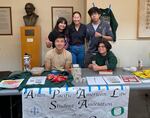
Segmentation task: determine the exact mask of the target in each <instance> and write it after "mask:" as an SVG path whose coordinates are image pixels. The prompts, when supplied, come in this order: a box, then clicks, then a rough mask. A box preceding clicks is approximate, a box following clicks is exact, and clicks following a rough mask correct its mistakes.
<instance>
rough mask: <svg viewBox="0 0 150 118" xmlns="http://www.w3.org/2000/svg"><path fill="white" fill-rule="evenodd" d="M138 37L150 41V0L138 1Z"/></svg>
mask: <svg viewBox="0 0 150 118" xmlns="http://www.w3.org/2000/svg"><path fill="white" fill-rule="evenodd" d="M137 37H138V38H145V39H150V0H138V27H137Z"/></svg>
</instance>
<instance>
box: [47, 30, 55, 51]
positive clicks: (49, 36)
mask: <svg viewBox="0 0 150 118" xmlns="http://www.w3.org/2000/svg"><path fill="white" fill-rule="evenodd" d="M53 39H54V36H53V32H50V33H49V35H48V38H46V40H45V43H46V47H47V48H51V47H52V45H53Z"/></svg>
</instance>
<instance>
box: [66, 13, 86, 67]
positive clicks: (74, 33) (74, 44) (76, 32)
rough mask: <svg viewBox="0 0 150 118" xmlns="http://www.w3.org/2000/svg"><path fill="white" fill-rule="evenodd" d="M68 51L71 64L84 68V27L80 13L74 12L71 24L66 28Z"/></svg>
mask: <svg viewBox="0 0 150 118" xmlns="http://www.w3.org/2000/svg"><path fill="white" fill-rule="evenodd" d="M68 33H69V49H70V52H71V53H72V59H73V64H79V66H80V67H82V68H83V67H84V56H85V46H84V44H85V38H86V25H84V24H82V23H81V13H80V12H78V11H75V12H74V13H73V16H72V23H71V24H70V25H69V27H68Z"/></svg>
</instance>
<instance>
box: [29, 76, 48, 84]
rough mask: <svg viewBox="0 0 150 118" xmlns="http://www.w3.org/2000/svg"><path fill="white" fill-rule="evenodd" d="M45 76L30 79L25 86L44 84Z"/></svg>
mask: <svg viewBox="0 0 150 118" xmlns="http://www.w3.org/2000/svg"><path fill="white" fill-rule="evenodd" d="M45 80H46V76H36V77H30V78H29V80H28V82H27V83H26V85H33V84H42V85H44V84H45Z"/></svg>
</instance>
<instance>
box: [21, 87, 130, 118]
mask: <svg viewBox="0 0 150 118" xmlns="http://www.w3.org/2000/svg"><path fill="white" fill-rule="evenodd" d="M128 102H129V87H128V86H87V87H69V88H68V87H66V88H65V87H63V88H31V89H23V91H22V103H23V118H37V117H38V118H104V116H105V118H113V117H114V118H127V117H128Z"/></svg>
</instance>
